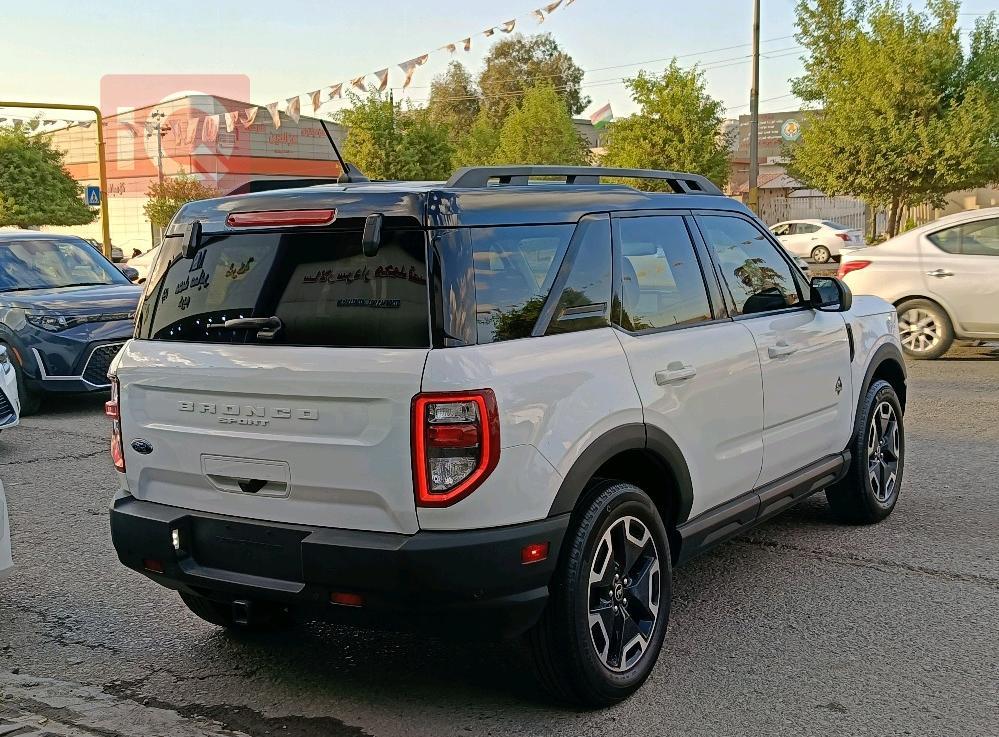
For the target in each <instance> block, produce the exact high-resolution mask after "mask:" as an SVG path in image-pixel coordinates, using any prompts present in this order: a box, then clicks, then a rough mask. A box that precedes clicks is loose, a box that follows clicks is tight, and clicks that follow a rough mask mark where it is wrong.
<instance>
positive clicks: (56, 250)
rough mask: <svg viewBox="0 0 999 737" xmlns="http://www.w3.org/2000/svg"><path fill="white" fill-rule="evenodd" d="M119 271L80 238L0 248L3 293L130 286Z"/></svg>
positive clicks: (17, 242) (24, 242)
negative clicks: (27, 290)
mask: <svg viewBox="0 0 999 737" xmlns="http://www.w3.org/2000/svg"><path fill="white" fill-rule="evenodd" d="M128 283H129V281H128V279H127V278H125V275H124V274H122V273H121V272H120V271H119V270H118V269H116V268H115V267H114V266H113V265H112V264H111V263H110V262H109V261H108V260H107V259H105V258H104V257H103V256H101V255H100V254H98V253H96V252H95V251H94V249H93V248H92V247H91V246H90V244H88V243H87V242H86V241H83V240H78V239H75V238H73V239H70V238H66V239H58V240H56V239H51V238H46V239H39V240H29V239H17V240H12V241H8V242H7V243H4V244H2V245H0V291H3V292H11V291H15V290H19V289H57V288H59V287H73V286H87V285H95V284H128Z"/></svg>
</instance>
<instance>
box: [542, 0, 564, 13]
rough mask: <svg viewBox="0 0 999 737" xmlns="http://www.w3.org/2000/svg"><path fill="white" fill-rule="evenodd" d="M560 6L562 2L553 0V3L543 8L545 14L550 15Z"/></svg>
mask: <svg viewBox="0 0 999 737" xmlns="http://www.w3.org/2000/svg"><path fill="white" fill-rule="evenodd" d="M561 4H562V0H555V2H553V3H548V4H547V5H546V6H545V12H546V13H548V15H551V14H552V13H553V12H555V8H557V7H558V6H559V5H561Z"/></svg>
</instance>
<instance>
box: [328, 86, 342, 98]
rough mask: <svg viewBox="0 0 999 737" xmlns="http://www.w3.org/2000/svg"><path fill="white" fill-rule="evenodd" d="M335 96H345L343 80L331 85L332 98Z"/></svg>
mask: <svg viewBox="0 0 999 737" xmlns="http://www.w3.org/2000/svg"><path fill="white" fill-rule="evenodd" d="M334 97H340V98H342V97H343V82H337V83H336V84H334V85H330V99H331V100H332V99H333V98H334Z"/></svg>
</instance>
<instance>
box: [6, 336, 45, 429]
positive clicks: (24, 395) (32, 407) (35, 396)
mask: <svg viewBox="0 0 999 737" xmlns="http://www.w3.org/2000/svg"><path fill="white" fill-rule="evenodd" d="M0 345H3V346H5V347H6V348H7V355H8V356H10V362H11V363H12V364H13V365H14V376H15V377H16V378H17V401H18V403H19V404H20V405H21V411H20V413H19V416H20V417H28V416H29V415H33V414H35V413H36V412H38V410H39V409H40V408H41V406H42V397H41V394H39V393H38V392H33V391H31V390H30V389H28V385H27V383H26V382H25V380H24V369H22V368H21V362H20V361H18V360H17V354H16V353H14V351H12V350H11V348H10V346H9V345H7V344H6V343H2V344H0Z"/></svg>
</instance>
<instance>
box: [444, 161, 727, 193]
mask: <svg viewBox="0 0 999 737" xmlns="http://www.w3.org/2000/svg"><path fill="white" fill-rule="evenodd" d="M536 177H549V178H554V179H564V180H565V183H566V184H600V179H601V177H616V178H620V179H656V180H660V181H665V182H668V183H669V186H670V188H671V189H672V190H673V191H674V192H676V193H677V194H707V195H720V194H722V191H721V190H720V189H718V187H717V186H716V185H715V184H714V183H712V182H711V181H710V180H709V179H708V178H707V177H703V176H701V175H700V174H687V173H684V172H676V171H659V170H657V169H618V168H614V167H603V166H466V167H464V168H462V169H458V171H456V172H455V173H454V174H452V175H451V178H450V179H449V180H448V181H447V184H446V185H445V186H447V187H450V188H454V189H476V188H479V187H486V186H489V185H490V184H509V185H524V184H528V182H529V180H530V179H531V178H536Z"/></svg>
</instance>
